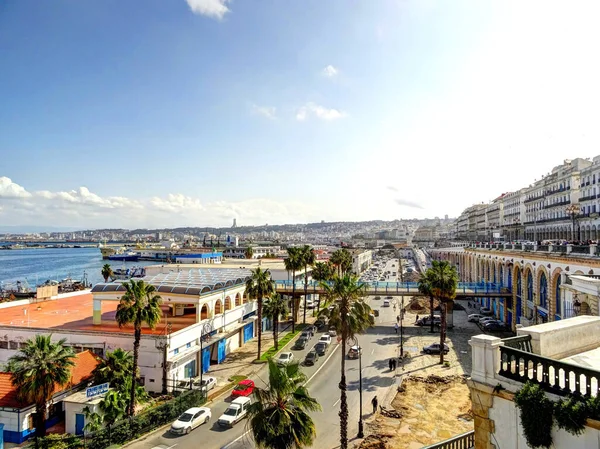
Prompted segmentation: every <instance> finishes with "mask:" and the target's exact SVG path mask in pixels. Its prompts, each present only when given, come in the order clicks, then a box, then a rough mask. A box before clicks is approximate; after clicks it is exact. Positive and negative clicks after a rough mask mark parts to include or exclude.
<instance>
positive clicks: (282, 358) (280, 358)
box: [275, 352, 294, 366]
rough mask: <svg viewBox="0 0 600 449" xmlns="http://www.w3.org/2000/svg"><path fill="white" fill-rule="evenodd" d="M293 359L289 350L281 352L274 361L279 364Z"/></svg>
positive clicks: (285, 363) (290, 361)
mask: <svg viewBox="0 0 600 449" xmlns="http://www.w3.org/2000/svg"><path fill="white" fill-rule="evenodd" d="M293 361H294V354H292V353H291V352H282V353H281V354H279V355H278V356H277V358H276V359H275V362H276V363H277V364H278V365H280V366H283V365H289V364H290V363H292V362H293Z"/></svg>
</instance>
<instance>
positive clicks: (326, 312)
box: [320, 274, 374, 449]
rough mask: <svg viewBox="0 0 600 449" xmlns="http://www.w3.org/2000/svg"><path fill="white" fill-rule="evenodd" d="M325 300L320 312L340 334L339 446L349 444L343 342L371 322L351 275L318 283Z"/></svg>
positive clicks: (360, 289)
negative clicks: (323, 291) (323, 292)
mask: <svg viewBox="0 0 600 449" xmlns="http://www.w3.org/2000/svg"><path fill="white" fill-rule="evenodd" d="M321 287H322V288H323V290H325V298H326V299H327V302H326V304H325V307H324V308H323V310H321V312H320V315H323V316H326V317H327V318H329V325H330V326H332V327H333V328H335V330H336V332H337V333H338V334H339V335H340V336H341V345H342V357H341V360H342V362H341V366H340V383H339V388H340V413H339V416H340V447H341V449H347V447H348V401H347V399H346V357H345V355H346V342H347V341H348V339H352V338H354V336H355V335H356V334H360V333H362V332H364V331H365V330H366V329H367V328H368V327H369V326H372V325H373V323H374V322H373V317H372V316H371V315H370V312H371V308H370V307H369V306H368V305H367V303H365V302H364V299H363V298H364V295H365V290H366V289H365V285H364V284H362V283H359V282H358V278H357V277H356V276H352V275H348V274H346V275H344V276H343V277H335V278H334V279H333V282H332V283H325V282H322V283H321Z"/></svg>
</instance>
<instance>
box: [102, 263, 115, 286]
mask: <svg viewBox="0 0 600 449" xmlns="http://www.w3.org/2000/svg"><path fill="white" fill-rule="evenodd" d="M101 273H102V277H103V278H104V282H108V278H111V277H112V276H113V270H112V268H111V267H110V265H109V264H107V263H105V264H104V266H103V267H102V271H101Z"/></svg>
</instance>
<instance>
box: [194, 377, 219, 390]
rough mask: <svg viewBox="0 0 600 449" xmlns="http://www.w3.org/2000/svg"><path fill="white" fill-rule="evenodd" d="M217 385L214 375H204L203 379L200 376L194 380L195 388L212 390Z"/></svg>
mask: <svg viewBox="0 0 600 449" xmlns="http://www.w3.org/2000/svg"><path fill="white" fill-rule="evenodd" d="M216 386H217V379H216V378H214V377H206V376H202V381H200V378H199V377H198V378H197V379H195V380H194V388H198V389H200V390H204V391H210V390H212V389H213V388H215V387H216Z"/></svg>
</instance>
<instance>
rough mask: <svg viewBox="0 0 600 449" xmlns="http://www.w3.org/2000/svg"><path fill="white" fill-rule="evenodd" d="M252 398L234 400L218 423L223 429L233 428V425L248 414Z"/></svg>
mask: <svg viewBox="0 0 600 449" xmlns="http://www.w3.org/2000/svg"><path fill="white" fill-rule="evenodd" d="M251 402H252V401H250V398H237V399H234V400H233V401H232V402H231V404H229V407H227V410H225V411H224V412H223V414H222V415H221V417H220V418H219V420H218V421H217V423H218V424H219V425H220V426H221V427H233V425H234V424H235V423H237V422H239V421H240V420H242V418H244V417H245V416H246V414H247V413H248V407H250V403H251Z"/></svg>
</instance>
